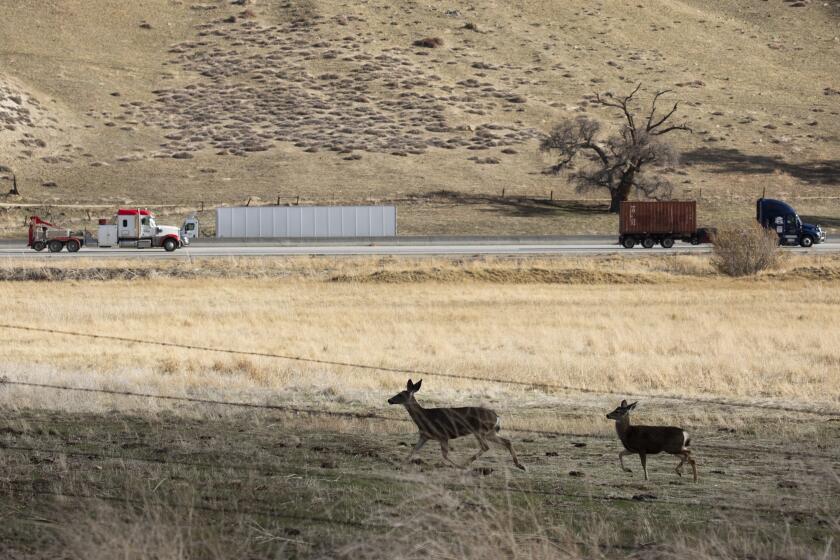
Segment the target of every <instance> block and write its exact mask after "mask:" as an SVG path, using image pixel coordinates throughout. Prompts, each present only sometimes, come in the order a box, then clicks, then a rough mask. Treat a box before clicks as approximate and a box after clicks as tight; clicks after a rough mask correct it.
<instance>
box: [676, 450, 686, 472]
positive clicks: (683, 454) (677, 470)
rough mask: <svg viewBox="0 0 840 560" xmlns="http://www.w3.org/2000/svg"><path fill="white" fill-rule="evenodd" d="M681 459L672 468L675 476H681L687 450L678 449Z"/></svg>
mask: <svg viewBox="0 0 840 560" xmlns="http://www.w3.org/2000/svg"><path fill="white" fill-rule="evenodd" d="M679 455H680V457H682V459H681V460H680V464H679V465H677V466H676V468H674V471H675V472H676V473H677V476H682V466H683V464H685V462H686V459H688V452H687V451H680V453H679Z"/></svg>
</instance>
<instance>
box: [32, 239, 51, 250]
mask: <svg viewBox="0 0 840 560" xmlns="http://www.w3.org/2000/svg"><path fill="white" fill-rule="evenodd" d="M32 248H33V249H35V250H36V251H43V250H44V249H46V248H47V244H46V243H44V242H43V241H36V242H35V243H33V244H32Z"/></svg>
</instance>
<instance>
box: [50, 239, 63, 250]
mask: <svg viewBox="0 0 840 560" xmlns="http://www.w3.org/2000/svg"><path fill="white" fill-rule="evenodd" d="M47 249H49V250H50V253H59V252H61V250H62V249H64V242H62V241H59V240H58V239H53V240H51V241H50V242H49V243H47Z"/></svg>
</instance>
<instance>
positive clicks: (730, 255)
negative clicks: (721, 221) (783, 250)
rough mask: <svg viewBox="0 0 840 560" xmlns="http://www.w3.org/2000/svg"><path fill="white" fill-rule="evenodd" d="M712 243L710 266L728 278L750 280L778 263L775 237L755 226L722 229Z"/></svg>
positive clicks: (757, 225) (777, 248) (776, 236)
mask: <svg viewBox="0 0 840 560" xmlns="http://www.w3.org/2000/svg"><path fill="white" fill-rule="evenodd" d="M713 243H714V255H713V256H712V265H714V267H715V268H716V269H717V270H718V271H719V272H721V273H723V274H726V275H728V276H752V275H755V274H758V273H759V272H761V271H762V270H767V269H770V268H773V267H774V266H776V264H777V263H778V261H779V237H778V235H776V232H774V231H773V230H769V229H765V228H763V227H761V225H760V224H758V223H757V222H753V223H751V224H748V225H742V226H733V227H728V228H722V229H720V230H718V232H717V233H716V234H715V236H714V239H713Z"/></svg>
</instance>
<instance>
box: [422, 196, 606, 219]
mask: <svg viewBox="0 0 840 560" xmlns="http://www.w3.org/2000/svg"><path fill="white" fill-rule="evenodd" d="M415 199H417V200H425V201H428V202H444V203H446V202H449V203H452V204H458V205H468V204H479V205H487V206H490V208H486V209H484V210H483V211H484V212H496V213H499V214H505V215H507V216H514V217H523V218H530V217H535V216H561V215H568V214H575V215H578V216H587V215H590V216H609V215H610V213H609V204H608V203H606V202H600V201H595V200H593V201H592V202H586V201H580V200H574V201H571V200H549V199H548V198H537V197H527V196H504V197H503V196H500V195H489V194H470V193H462V192H456V191H449V190H441V191H432V192H428V193H424V194H421V195H419V196H417V197H415Z"/></svg>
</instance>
